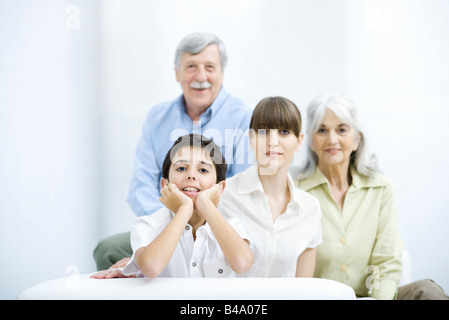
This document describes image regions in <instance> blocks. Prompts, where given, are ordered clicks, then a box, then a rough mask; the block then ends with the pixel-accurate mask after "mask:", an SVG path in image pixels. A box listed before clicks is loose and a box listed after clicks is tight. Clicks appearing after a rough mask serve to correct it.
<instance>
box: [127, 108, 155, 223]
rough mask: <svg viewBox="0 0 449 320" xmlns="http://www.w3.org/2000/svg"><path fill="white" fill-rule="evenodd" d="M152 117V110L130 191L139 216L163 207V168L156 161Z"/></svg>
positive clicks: (140, 146)
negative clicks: (161, 200)
mask: <svg viewBox="0 0 449 320" xmlns="http://www.w3.org/2000/svg"><path fill="white" fill-rule="evenodd" d="M152 118H153V116H152V112H151V110H150V112H149V113H148V116H147V118H146V120H145V123H144V124H143V127H142V135H141V137H140V139H139V142H138V144H137V148H136V152H135V159H134V169H133V172H132V178H131V183H130V187H129V192H128V199H127V201H128V204H129V206H130V207H131V209H132V210H133V212H134V213H135V214H136V215H137V216H143V215H148V214H151V213H153V212H156V211H157V210H158V209H159V208H161V207H162V204H161V203H160V201H159V197H160V177H161V170H160V168H159V166H158V164H157V161H156V159H157V155H156V151H155V146H154V141H153V139H151V137H152V136H153V135H152V133H151V131H152V128H153V127H154V126H155V124H154V123H152Z"/></svg>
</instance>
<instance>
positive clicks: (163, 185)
mask: <svg viewBox="0 0 449 320" xmlns="http://www.w3.org/2000/svg"><path fill="white" fill-rule="evenodd" d="M168 184H169V182H168V179H165V178H162V179H161V189H162V188H163V187H166V186H168Z"/></svg>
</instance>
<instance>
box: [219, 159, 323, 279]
mask: <svg viewBox="0 0 449 320" xmlns="http://www.w3.org/2000/svg"><path fill="white" fill-rule="evenodd" d="M288 187H289V189H290V202H289V203H288V205H287V209H286V211H285V212H284V213H283V214H282V215H280V216H279V217H278V218H277V219H276V220H275V221H273V219H272V215H271V211H270V207H269V205H268V200H267V196H266V195H265V193H264V190H263V186H262V183H261V181H260V179H259V175H258V166H257V164H254V165H253V166H251V167H250V168H248V169H247V170H246V171H243V172H241V173H239V174H237V175H235V176H234V177H232V178H229V179H227V180H226V187H225V190H224V193H223V196H222V197H221V200H220V204H219V206H218V209H219V211H220V212H221V213H222V214H223V215H224V216H225V217H226V218H228V219H231V218H236V219H237V220H239V221H240V222H241V223H242V224H243V226H244V228H245V229H246V231H247V232H248V234H249V236H250V237H251V239H252V241H253V243H254V245H255V246H256V251H257V254H256V257H255V261H254V264H253V267H252V268H251V270H250V271H248V272H246V273H245V276H247V277H294V276H295V274H296V262H297V259H298V256H299V255H300V254H301V253H302V252H303V251H304V250H305V249H307V248H314V247H316V246H317V245H318V244H320V243H321V210H320V205H319V202H318V200H317V199H316V198H315V197H314V196H312V195H310V194H308V193H306V192H304V191H303V190H301V189H299V188H297V187H295V185H294V182H293V179H292V178H291V176H290V175H289V176H288Z"/></svg>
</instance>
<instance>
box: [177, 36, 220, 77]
mask: <svg viewBox="0 0 449 320" xmlns="http://www.w3.org/2000/svg"><path fill="white" fill-rule="evenodd" d="M211 44H216V45H217V47H218V51H219V53H220V63H221V69H222V70H224V69H225V67H226V65H227V63H228V55H227V54H226V48H225V45H224V43H223V41H221V40H220V38H218V37H217V36H216V35H214V34H212V33H206V32H195V33H192V34H189V35H187V36H186V37H185V38H184V39H182V40H181V42H180V43H179V45H178V48H177V49H176V52H175V67H176V69H179V62H180V60H181V56H182V54H183V53H185V52H186V53H190V54H193V55H195V54H198V53H200V52H201V51H203V50H204V48H206V47H207V46H209V45H211Z"/></svg>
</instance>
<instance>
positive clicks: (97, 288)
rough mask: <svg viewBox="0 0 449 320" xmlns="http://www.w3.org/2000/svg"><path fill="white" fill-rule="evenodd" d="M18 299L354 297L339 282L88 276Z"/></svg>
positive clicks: (43, 287)
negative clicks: (102, 277) (103, 277)
mask: <svg viewBox="0 0 449 320" xmlns="http://www.w3.org/2000/svg"><path fill="white" fill-rule="evenodd" d="M17 299H20V300H79V299H82V300H106V299H112V300H115V299H116V300H125V299H132V300H140V299H145V300H340V299H345V300H347V299H355V293H354V290H353V289H352V288H351V287H349V286H347V285H344V284H342V283H339V282H336V281H332V280H326V279H317V278H156V279H148V278H119V279H92V278H90V274H81V275H75V276H68V277H64V278H59V279H55V280H50V281H45V282H42V283H40V284H37V285H35V286H32V287H30V288H28V289H26V290H24V291H23V292H21V293H20V294H19V296H18V297H17Z"/></svg>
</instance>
